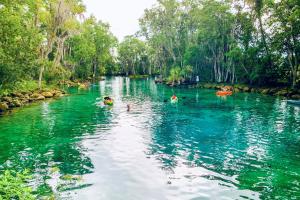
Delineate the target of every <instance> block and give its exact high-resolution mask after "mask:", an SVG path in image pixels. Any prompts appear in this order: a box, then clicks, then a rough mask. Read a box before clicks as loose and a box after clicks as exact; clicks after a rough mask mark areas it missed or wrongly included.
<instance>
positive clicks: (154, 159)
mask: <svg viewBox="0 0 300 200" xmlns="http://www.w3.org/2000/svg"><path fill="white" fill-rule="evenodd" d="M173 93H176V95H177V96H178V97H179V102H178V104H171V103H170V102H169V99H170V96H171V95H172V94H173ZM105 95H109V96H111V97H112V98H113V99H114V100H115V102H114V106H112V107H101V106H99V105H98V104H97V102H98V101H99V100H97V98H99V97H101V98H102V97H103V96H105ZM127 104H130V105H131V110H130V111H129V112H128V111H127V107H126V106H127ZM0 142H1V143H0V169H1V170H4V169H13V170H18V171H21V170H24V169H30V170H31V172H32V174H33V180H32V182H31V183H30V184H31V185H32V186H33V187H35V188H36V189H37V191H38V194H39V198H41V197H42V196H43V195H49V194H51V193H54V194H55V196H56V197H57V199H78V200H79V199H80V200H82V199H93V200H94V199H99V200H127V199H128V200H135V199H136V200H140V199H143V200H150V199H151V200H152V199H153V200H164V199H171V200H173V199H174V200H176V199H178V200H185V199H193V200H196V199H197V200H198V199H199V200H202V199H218V200H221V199H299V198H300V107H294V106H292V105H289V104H287V103H286V101H285V100H282V99H280V98H276V97H271V96H263V95H260V94H251V93H238V94H234V95H233V96H230V97H227V98H220V97H217V96H216V95H215V91H214V90H206V89H188V88H170V87H167V86H164V85H156V84H155V83H154V81H153V79H145V80H130V79H128V78H121V77H113V78H108V79H107V80H106V81H101V82H99V84H96V85H92V86H91V87H90V88H89V89H88V90H79V91H78V90H77V89H70V95H69V96H66V97H63V98H61V99H59V100H49V101H45V102H42V103H37V104H33V105H30V106H26V107H25V108H22V109H17V110H15V111H13V112H12V113H11V114H9V115H6V116H3V117H0Z"/></svg>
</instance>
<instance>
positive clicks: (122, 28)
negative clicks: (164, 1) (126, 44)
mask: <svg viewBox="0 0 300 200" xmlns="http://www.w3.org/2000/svg"><path fill="white" fill-rule="evenodd" d="M83 2H84V4H85V5H86V7H87V13H88V14H89V15H90V14H93V15H94V16H95V17H96V18H97V19H99V20H102V21H104V22H108V23H109V24H110V26H111V31H112V32H113V34H114V35H115V36H117V37H118V39H119V40H122V39H123V38H124V36H126V35H132V34H134V33H135V32H136V31H138V30H139V22H138V19H139V18H140V17H141V16H142V15H143V13H144V10H145V9H146V8H151V7H152V5H154V4H155V2H156V0H83Z"/></svg>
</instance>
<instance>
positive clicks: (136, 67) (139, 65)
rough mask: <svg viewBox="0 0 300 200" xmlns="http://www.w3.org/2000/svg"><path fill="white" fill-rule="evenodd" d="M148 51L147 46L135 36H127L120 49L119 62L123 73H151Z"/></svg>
mask: <svg viewBox="0 0 300 200" xmlns="http://www.w3.org/2000/svg"><path fill="white" fill-rule="evenodd" d="M147 51H148V49H147V46H146V44H145V43H144V42H143V41H141V40H139V39H138V38H135V37H133V36H127V37H126V38H125V39H124V41H123V42H121V43H120V44H119V47H118V54H119V62H120V65H121V68H122V70H123V73H124V74H126V75H129V74H132V75H136V74H147V73H149V69H147V67H148V66H149V61H148V59H149V58H148V55H147V54H148V52H147ZM149 74H150V73H149Z"/></svg>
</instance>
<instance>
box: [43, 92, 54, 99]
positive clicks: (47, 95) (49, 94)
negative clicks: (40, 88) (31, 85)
mask: <svg viewBox="0 0 300 200" xmlns="http://www.w3.org/2000/svg"><path fill="white" fill-rule="evenodd" d="M42 95H43V96H44V97H46V98H51V97H53V94H52V93H51V92H43V93H42Z"/></svg>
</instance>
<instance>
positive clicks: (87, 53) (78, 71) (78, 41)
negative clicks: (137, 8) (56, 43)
mask: <svg viewBox="0 0 300 200" xmlns="http://www.w3.org/2000/svg"><path fill="white" fill-rule="evenodd" d="M81 28H82V30H81V33H80V34H78V35H76V36H74V37H72V38H70V39H69V40H68V42H67V43H68V45H69V47H70V49H71V51H70V54H69V55H68V57H67V62H68V63H69V64H70V66H72V67H73V72H72V73H73V76H72V77H73V78H79V79H88V78H89V77H96V76H100V75H104V74H107V73H108V74H115V73H117V72H118V69H117V68H116V67H115V60H114V55H113V49H114V48H115V46H116V45H117V39H116V38H115V37H114V36H113V35H112V33H111V32H110V31H109V25H108V24H105V23H103V22H101V21H99V22H97V21H96V19H95V18H94V17H91V18H88V19H87V20H86V21H84V23H83V24H82V27H81Z"/></svg>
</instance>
